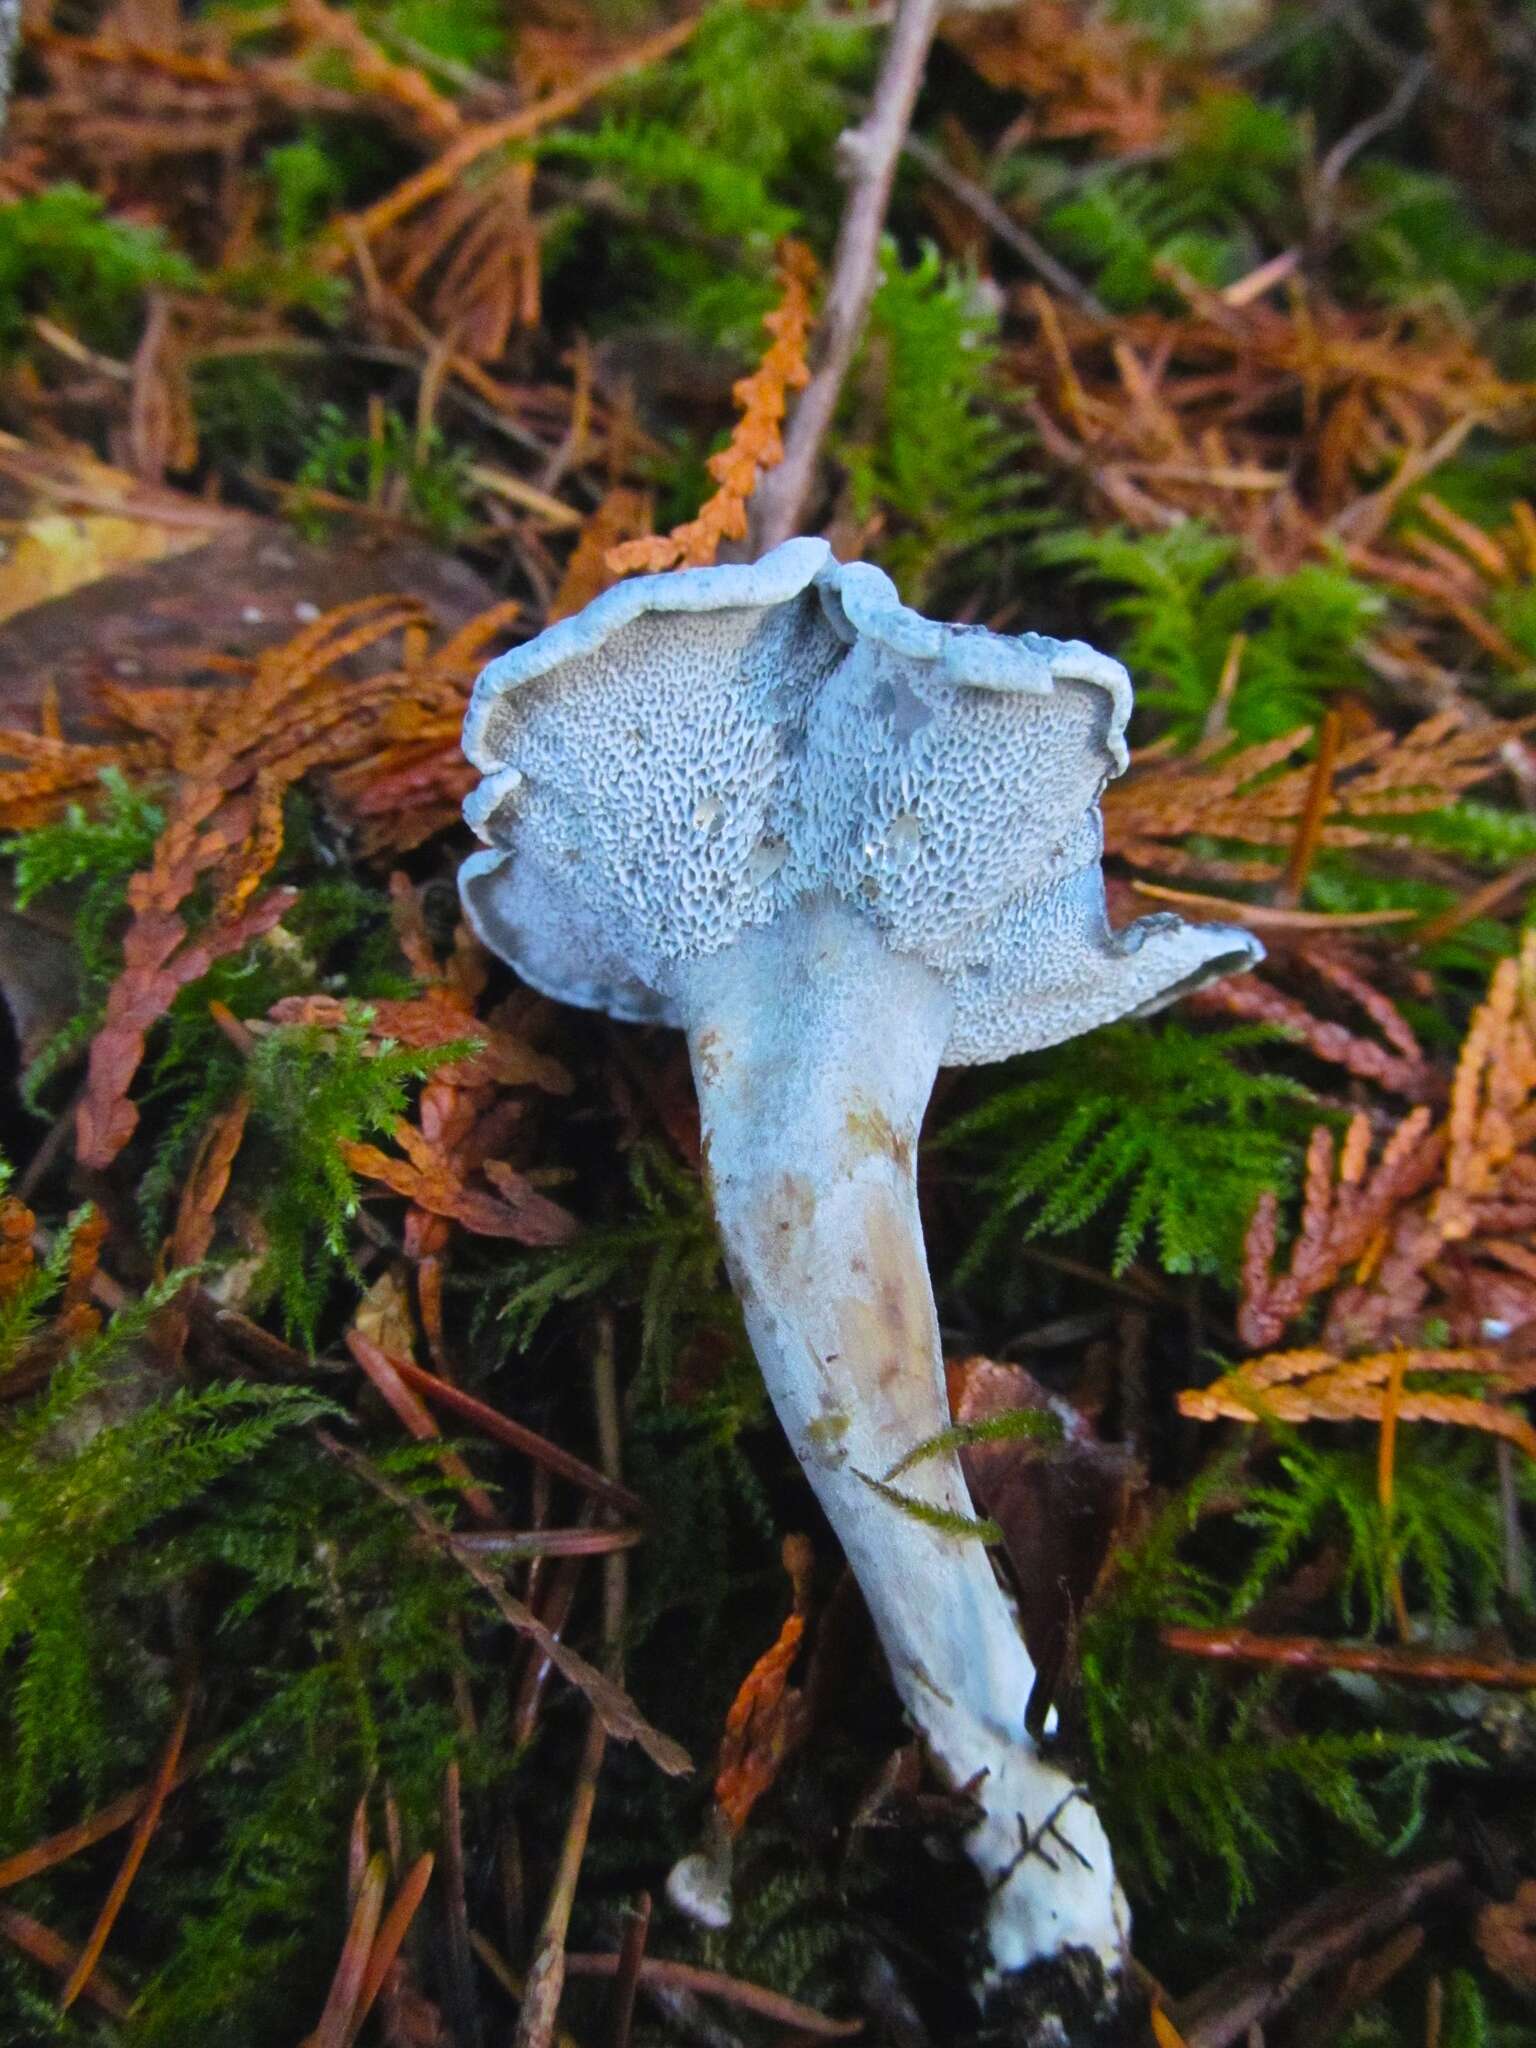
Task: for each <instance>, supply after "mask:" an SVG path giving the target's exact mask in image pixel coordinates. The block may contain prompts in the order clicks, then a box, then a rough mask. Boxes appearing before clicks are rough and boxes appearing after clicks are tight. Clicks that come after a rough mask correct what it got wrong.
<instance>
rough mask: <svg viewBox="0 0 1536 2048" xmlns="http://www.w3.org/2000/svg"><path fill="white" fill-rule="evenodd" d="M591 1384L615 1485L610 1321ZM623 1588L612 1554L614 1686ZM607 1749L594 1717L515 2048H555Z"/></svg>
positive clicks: (600, 1335) (608, 1663)
mask: <svg viewBox="0 0 1536 2048" xmlns="http://www.w3.org/2000/svg"><path fill="white" fill-rule="evenodd" d="M592 1376H593V1385H594V1394H595V1400H596V1407H597V1428H598V1437H599V1439H600V1442H601V1445H602V1458H603V1468H604V1471H605V1472H606V1474H607V1476H608V1478H609V1480H610V1481H612V1482H613V1483H614V1484H618V1483H619V1479H620V1470H619V1407H618V1387H617V1375H616V1371H615V1361H614V1343H613V1319H612V1317H611V1316H606V1315H605V1316H601V1317H599V1319H598V1325H597V1345H596V1349H595V1352H594V1355H593V1365H592ZM627 1583H628V1566H627V1564H626V1561H625V1559H624V1558H623V1557H622V1556H621V1555H619V1554H618V1553H617V1552H616V1553H614V1555H612V1556H610V1557H609V1558H607V1559H606V1560H605V1562H604V1565H603V1638H604V1645H605V1650H606V1655H605V1657H604V1665H605V1668H606V1671H607V1675H608V1677H609V1678H610V1679H612V1680H614V1681H615V1682H617V1681H618V1680H619V1678H620V1677H621V1675H622V1673H623V1669H624V1662H623V1654H622V1650H621V1648H620V1644H621V1640H622V1633H623V1627H624V1607H625V1595H626V1587H627ZM607 1747H608V1737H607V1733H606V1731H605V1729H604V1727H603V1724H602V1721H601V1720H600V1719H599V1717H598V1715H597V1713H596V1711H595V1710H594V1712H593V1714H592V1717H591V1719H590V1720H589V1722H588V1724H587V1739H586V1742H585V1743H584V1744H583V1746H582V1752H581V1762H580V1764H579V1765H578V1767H577V1772H576V1789H575V1792H574V1793H573V1795H572V1798H571V1812H570V1818H569V1820H568V1821H567V1823H566V1829H565V1840H564V1842H563V1843H562V1845H561V1849H560V1861H559V1864H558V1866H557V1867H556V1870H555V1877H554V1882H553V1883H552V1884H551V1886H550V1888H549V1902H548V1904H547V1905H546V1907H545V1909H544V1924H543V1926H542V1927H541V1928H540V1930H539V1939H538V1945H537V1947H536V1948H535V1950H534V1954H533V1961H532V1963H531V1964H530V1965H529V1968H528V1980H527V1983H526V1985H525V1987H524V1991H523V2003H522V2009H521V2011H520V2012H519V2013H518V2016H517V2032H516V2033H515V2034H514V2035H513V2037H512V2048H553V2043H554V2039H555V2023H556V2020H557V2018H558V2016H559V2011H560V2000H561V1997H562V1996H563V1994H564V1991H565V1941H566V1935H567V1933H568V1932H569V1930H570V1925H571V1908H572V1906H573V1905H574V1904H575V1901H576V1886H577V1884H578V1883H579V1882H580V1879H581V1866H582V1863H583V1862H584V1861H585V1858H586V1853H587V1837H588V1835H589V1833H590V1831H591V1827H592V1810H593V1808H594V1806H595V1805H596V1804H597V1781H598V1778H599V1776H600V1775H601V1773H602V1768H603V1757H604V1754H605V1752H606V1750H607Z"/></svg>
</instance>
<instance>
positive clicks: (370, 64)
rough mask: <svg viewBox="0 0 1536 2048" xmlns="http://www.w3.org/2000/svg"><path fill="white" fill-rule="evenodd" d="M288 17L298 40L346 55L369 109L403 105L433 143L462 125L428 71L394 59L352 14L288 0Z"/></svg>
mask: <svg viewBox="0 0 1536 2048" xmlns="http://www.w3.org/2000/svg"><path fill="white" fill-rule="evenodd" d="M288 18H289V20H290V22H291V23H292V24H293V27H294V29H295V31H296V32H297V34H298V36H299V39H300V41H301V42H302V43H303V44H304V45H305V46H307V47H309V48H320V49H330V50H337V51H340V53H341V54H342V55H343V56H344V57H345V58H346V60H347V64H348V67H349V69H350V70H351V72H352V74H353V76H354V77H355V78H356V80H357V83H358V84H359V85H360V86H362V87H363V88H364V89H365V90H366V91H367V92H368V94H369V95H370V101H371V105H370V111H375V110H377V108H378V106H379V103H380V102H382V103H383V105H384V106H386V107H387V106H391V105H394V106H399V107H403V108H404V109H405V110H406V112H407V113H408V114H409V115H410V117H411V120H412V122H413V124H414V125H415V126H416V127H417V128H418V129H419V130H420V132H421V133H422V134H423V135H424V136H426V137H428V138H429V139H430V140H431V141H434V142H447V141H451V140H452V139H453V138H454V137H455V136H456V135H457V134H458V133H459V131H460V130H461V129H462V127H463V125H464V120H463V116H462V115H461V114H460V112H459V110H458V108H457V107H456V106H455V105H454V104H453V102H452V100H449V99H445V98H444V97H443V95H442V94H441V93H440V92H439V91H438V90H437V88H436V87H435V86H434V85H433V84H432V82H431V80H430V79H429V78H428V77H427V75H426V73H425V72H423V71H419V70H418V69H417V68H416V67H415V66H414V65H410V64H397V63H396V62H395V61H394V60H393V59H392V58H390V57H386V56H385V54H384V52H383V51H382V50H381V49H380V48H379V46H378V44H377V43H376V42H374V40H373V39H372V37H371V36H369V35H368V34H366V33H365V31H364V30H363V29H362V28H361V27H360V26H359V24H358V23H357V22H356V21H355V20H354V19H353V18H352V16H351V15H350V14H343V13H342V12H341V10H340V9H339V8H336V7H328V6H327V5H326V4H325V0H288Z"/></svg>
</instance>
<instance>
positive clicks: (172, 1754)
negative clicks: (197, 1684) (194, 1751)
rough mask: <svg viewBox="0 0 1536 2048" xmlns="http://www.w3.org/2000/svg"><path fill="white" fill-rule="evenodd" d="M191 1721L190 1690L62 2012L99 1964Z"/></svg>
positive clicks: (167, 1791) (75, 1970)
mask: <svg viewBox="0 0 1536 2048" xmlns="http://www.w3.org/2000/svg"><path fill="white" fill-rule="evenodd" d="M191 1720H192V1691H191V1688H190V1687H189V1688H188V1690H187V1694H186V1697H185V1698H184V1699H183V1701H182V1703H181V1712H180V1713H179V1714H178V1715H177V1716H176V1725H175V1727H174V1728H173V1729H172V1730H171V1734H170V1740H169V1741H168V1742H167V1743H166V1745H165V1750H164V1752H163V1754H162V1755H161V1758H160V1764H159V1768H158V1769H157V1770H156V1772H155V1775H154V1780H153V1782H152V1783H151V1785H150V1788H149V1796H148V1798H147V1799H146V1800H145V1801H144V1805H143V1807H142V1808H141V1809H140V1812H139V1817H138V1819H137V1820H136V1821H135V1822H134V1825H133V1833H132V1835H131V1836H130V1837H129V1839H128V1847H127V1850H126V1851H125V1852H124V1855H123V1860H122V1863H121V1865H120V1866H119V1868H118V1873H117V1875H116V1877H115V1878H113V1880H112V1889H111V1890H110V1891H109V1892H108V1893H107V1896H106V1898H105V1900H104V1901H103V1903H102V1908H101V1911H100V1912H99V1913H98V1914H97V1916H96V1925H95V1926H94V1927H93V1928H92V1929H91V1931H90V1934H89V1935H88V1936H87V1937H86V1943H85V1946H84V1948H83V1949H81V1951H80V1954H79V1957H78V1958H77V1960H76V1963H75V1967H74V1968H73V1969H72V1970H71V1971H70V1973H69V1979H68V1981H67V1982H66V1984H65V1986H64V1989H63V1990H62V1991H61V1992H60V1993H59V2010H60V2011H61V2012H65V2011H67V2010H68V2009H69V2007H70V2006H72V2005H73V2004H74V2002H75V2000H76V1999H77V1998H78V1997H79V1996H80V1994H81V1992H82V1991H84V1990H85V1988H86V1986H87V1985H88V1984H89V1982H90V1980H91V1975H92V1973H93V1972H94V1970H95V1968H96V1965H97V1963H98V1962H100V1960H101V1953H102V1950H103V1949H104V1948H105V1947H106V1945H107V1941H108V1939H109V1937H110V1936H111V1933H112V1929H113V1928H114V1926H115V1925H116V1924H117V1916H118V1914H119V1913H120V1912H121V1911H122V1909H123V1901H124V1900H125V1899H126V1898H127V1896H128V1891H129V1887H130V1886H131V1885H132V1883H133V1880H134V1878H135V1877H137V1875H138V1871H139V1865H140V1864H141V1863H142V1862H143V1861H144V1852H145V1851H146V1850H147V1849H148V1847H149V1844H150V1838H151V1836H152V1835H153V1834H154V1832H155V1829H156V1828H157V1827H158V1826H159V1825H160V1815H161V1813H162V1812H163V1811H164V1809H165V1802H166V1800H167V1799H169V1798H170V1796H171V1787H172V1786H173V1785H174V1784H175V1783H176V1767H177V1765H178V1764H179V1763H180V1762H181V1752H182V1748H183V1745H184V1744H185V1742H186V1739H187V1729H188V1727H189V1725H190V1723H191Z"/></svg>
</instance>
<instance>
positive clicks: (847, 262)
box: [753, 0, 940, 552]
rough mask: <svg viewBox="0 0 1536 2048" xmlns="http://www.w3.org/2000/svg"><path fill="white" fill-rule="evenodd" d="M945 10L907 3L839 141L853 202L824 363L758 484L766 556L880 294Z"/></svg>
mask: <svg viewBox="0 0 1536 2048" xmlns="http://www.w3.org/2000/svg"><path fill="white" fill-rule="evenodd" d="M939 13H940V0H901V4H900V5H899V7H898V8H897V10H896V19H895V21H894V22H893V23H892V25H891V32H890V37H889V40H888V41H887V43H886V46H885V56H884V59H883V61H882V63H881V66H880V76H879V79H878V80H877V81H876V85H875V92H874V98H873V100H872V101H871V103H870V110H869V113H868V116H867V117H866V118H865V120H864V121H863V122H861V124H860V125H859V126H858V127H857V128H854V129H850V130H849V131H848V132H847V133H846V134H845V135H844V136H843V137H842V138H841V141H840V145H839V149H840V154H841V157H842V160H843V163H844V165H845V166H846V168H847V172H848V177H849V192H848V203H847V205H846V207H845V208H844V211H843V218H842V225H841V226H840V227H839V229H838V233H837V247H836V250H835V251H834V253H833V258H832V279H831V283H830V284H829V285H828V287H827V296H826V302H825V304H824V305H823V307H822V315H821V351H820V360H819V362H818V364H817V366H816V370H815V373H814V375H813V376H812V378H811V381H810V383H809V384H808V385H807V386H806V388H805V390H804V391H803V392H802V393H801V396H800V402H799V404H798V405H797V406H796V407H795V410H794V416H793V417H792V419H791V420H790V423H789V430H788V432H787V433H786V434H785V436H784V460H783V461H782V462H781V463H780V464H779V466H778V468H777V469H775V470H772V471H771V472H770V473H769V474H768V475H767V476H765V477H764V479H763V481H762V483H761V484H760V485H759V486H758V490H757V495H756V498H755V500H754V504H755V508H756V511H755V517H754V521H753V538H754V541H755V543H756V546H757V548H758V551H759V552H761V551H763V550H765V549H767V548H771V547H776V546H777V545H778V544H779V542H780V541H783V540H788V539H789V537H790V535H791V534H793V533H798V531H799V530H800V527H801V524H802V523H803V521H804V518H805V513H806V508H807V506H808V504H809V502H810V496H811V491H812V488H813V486H814V483H815V477H816V460H817V457H818V456H819V455H820V453H821V445H822V442H823V441H824V440H825V439H826V436H827V430H828V428H829V427H830V426H831V424H832V416H833V414H834V413H835V412H836V410H837V401H838V398H839V395H840V394H841V392H842V388H843V380H844V379H845V378H846V376H847V375H848V370H849V366H850V365H851V364H852V362H853V357H854V351H855V350H856V349H857V347H858V345H859V338H860V336H861V335H862V334H863V332H864V322H865V318H866V316H867V315H868V313H869V307H870V301H871V300H872V299H873V298H874V295H875V285H876V282H877V279H878V272H879V265H880V236H881V232H882V230H883V228H884V226H885V214H886V208H887V207H888V205H889V204H890V198H891V186H892V184H893V183H894V181H895V177H896V160H897V158H898V157H899V156H900V154H901V151H902V146H903V144H904V143H905V141H906V139H907V125H908V123H909V122H910V121H911V118H912V109H913V107H914V105H915V104H916V101H917V94H918V89H919V87H920V86H921V85H922V82H923V70H924V67H925V65H926V64H927V61H928V47H929V45H930V44H931V43H932V41H933V34H934V30H935V29H936V28H937V26H938V20H939Z"/></svg>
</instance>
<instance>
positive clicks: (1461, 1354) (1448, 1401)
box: [1179, 1347, 1536, 1458]
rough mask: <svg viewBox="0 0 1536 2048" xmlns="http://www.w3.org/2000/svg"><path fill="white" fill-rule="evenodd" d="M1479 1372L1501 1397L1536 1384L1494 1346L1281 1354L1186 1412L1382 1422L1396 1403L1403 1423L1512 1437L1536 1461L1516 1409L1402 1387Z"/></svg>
mask: <svg viewBox="0 0 1536 2048" xmlns="http://www.w3.org/2000/svg"><path fill="white" fill-rule="evenodd" d="M1409 1373H1412V1374H1413V1375H1415V1378H1416V1379H1422V1378H1423V1377H1424V1376H1426V1375H1440V1374H1446V1375H1453V1374H1457V1373H1467V1374H1476V1375H1478V1376H1479V1377H1480V1378H1482V1379H1483V1380H1485V1381H1486V1383H1487V1385H1488V1387H1489V1390H1490V1391H1491V1392H1494V1393H1499V1394H1508V1393H1524V1392H1528V1391H1529V1390H1530V1389H1531V1387H1533V1386H1536V1361H1526V1362H1522V1363H1520V1364H1515V1365H1511V1364H1509V1363H1507V1362H1505V1361H1504V1360H1503V1359H1502V1358H1501V1355H1500V1353H1499V1352H1498V1351H1497V1350H1496V1349H1494V1348H1492V1347H1486V1348H1482V1349H1469V1350H1462V1351H1385V1352H1377V1353H1372V1354H1369V1355H1367V1356H1365V1357H1362V1358H1353V1359H1343V1358H1339V1357H1336V1356H1335V1355H1334V1354H1333V1353H1332V1352H1331V1351H1325V1350H1309V1351H1281V1352H1272V1353H1270V1354H1269V1355H1268V1356H1267V1357H1264V1358H1254V1359H1250V1360H1248V1362H1247V1363H1246V1364H1244V1365H1241V1366H1239V1367H1238V1368H1237V1370H1236V1371H1235V1372H1229V1373H1225V1374H1223V1376H1222V1377H1221V1378H1220V1379H1219V1380H1216V1381H1214V1382H1213V1383H1212V1384H1211V1385H1210V1386H1208V1387H1191V1388H1186V1389H1185V1391H1184V1392H1183V1393H1181V1394H1180V1395H1179V1413H1180V1414H1181V1415H1188V1416H1190V1417H1192V1418H1193V1419H1194V1420H1195V1421H1197V1422H1215V1421H1217V1420H1218V1419H1226V1420H1230V1421H1235V1422H1261V1421H1263V1420H1264V1419H1265V1418H1266V1417H1272V1418H1273V1419H1274V1420H1275V1421H1277V1422H1290V1423H1299V1422H1357V1421H1365V1422H1377V1423H1380V1422H1382V1421H1383V1420H1384V1418H1385V1416H1386V1412H1387V1404H1388V1401H1389V1399H1390V1400H1391V1402H1392V1405H1393V1408H1394V1409H1395V1413H1396V1415H1397V1417H1398V1419H1400V1420H1401V1421H1404V1422H1437V1423H1442V1424H1447V1425H1450V1426H1454V1427H1457V1428H1461V1429H1480V1430H1484V1431H1486V1432H1487V1433H1488V1434H1489V1435H1491V1436H1501V1437H1506V1438H1508V1440H1509V1441H1510V1442H1511V1443H1515V1444H1518V1445H1519V1446H1520V1448H1521V1450H1523V1451H1524V1452H1525V1453H1526V1455H1527V1456H1528V1457H1531V1458H1536V1428H1532V1426H1531V1424H1530V1423H1529V1422H1528V1421H1527V1420H1526V1419H1525V1417H1524V1416H1523V1415H1521V1414H1519V1413H1518V1412H1517V1411H1515V1410H1514V1409H1511V1408H1506V1407H1501V1406H1500V1405H1499V1404H1498V1403H1497V1402H1496V1401H1488V1400H1484V1399H1482V1398H1481V1397H1479V1396H1477V1395H1471V1394H1454V1393H1446V1392H1444V1391H1443V1390H1441V1389H1439V1388H1437V1387H1424V1386H1418V1385H1416V1386H1413V1387H1409V1386H1406V1385H1403V1386H1402V1387H1401V1390H1400V1391H1398V1390H1397V1388H1398V1382H1399V1380H1400V1379H1401V1377H1402V1376H1404V1375H1406V1374H1409Z"/></svg>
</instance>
